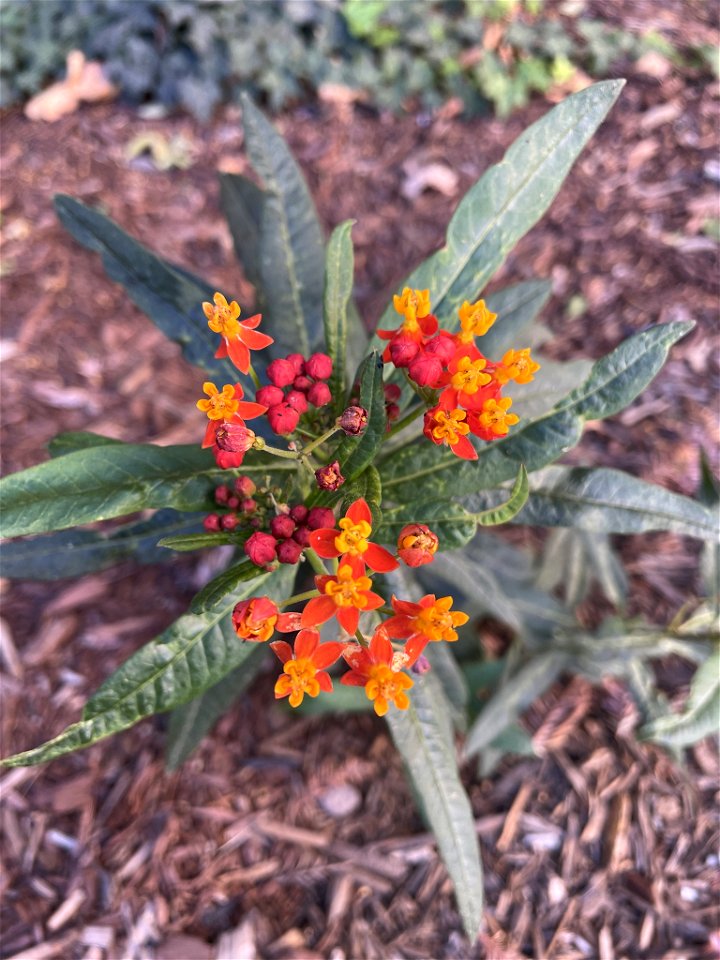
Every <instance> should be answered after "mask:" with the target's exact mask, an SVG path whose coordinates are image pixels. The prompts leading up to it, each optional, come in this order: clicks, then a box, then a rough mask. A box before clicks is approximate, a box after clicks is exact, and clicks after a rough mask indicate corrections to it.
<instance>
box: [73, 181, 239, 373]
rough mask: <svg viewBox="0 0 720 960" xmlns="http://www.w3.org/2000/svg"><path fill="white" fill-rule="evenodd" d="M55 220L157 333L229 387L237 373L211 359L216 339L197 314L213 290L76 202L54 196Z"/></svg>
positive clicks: (98, 212)
mask: <svg viewBox="0 0 720 960" xmlns="http://www.w3.org/2000/svg"><path fill="white" fill-rule="evenodd" d="M55 209H56V210H57V214H58V217H59V218H60V222H61V223H62V225H63V226H64V227H65V229H66V230H68V231H69V232H70V233H71V234H72V235H73V237H75V239H76V240H78V241H79V242H80V243H81V244H82V245H83V246H84V247H87V248H88V250H94V251H95V252H96V253H99V254H100V255H101V257H102V262H103V267H104V268H105V272H106V273H107V275H108V277H110V279H111V280H114V281H115V282H116V283H120V284H122V286H123V287H124V288H125V290H126V292H127V294H128V296H129V297H130V299H131V300H132V301H133V303H135V304H136V305H137V306H138V307H139V308H140V309H141V310H142V311H143V313H145V314H147V316H148V317H149V318H150V319H151V320H152V321H153V323H154V324H156V326H158V327H159V328H160V329H161V330H162V332H163V333H164V334H165V335H166V336H167V337H169V338H170V340H174V341H175V342H176V343H179V344H180V347H181V348H182V353H183V356H184V357H185V359H186V360H188V361H189V362H190V363H194V364H196V365H197V366H198V367H201V368H202V369H203V370H205V371H206V372H207V374H208V375H209V376H210V377H211V378H214V379H216V380H219V381H220V383H221V384H222V383H235V382H236V381H237V380H238V371H237V370H236V369H235V367H233V366H232V364H231V363H230V361H229V360H216V359H215V350H216V349H217V345H218V340H217V337H216V336H214V335H213V334H211V333H210V331H209V329H208V325H207V320H206V319H205V315H204V313H203V310H202V304H203V302H204V301H206V300H212V297H213V293H214V291H213V288H212V287H211V286H209V285H208V284H207V283H205V281H204V280H201V279H200V278H199V277H195V276H193V275H192V274H191V273H188V272H187V271H186V270H184V269H182V268H179V267H176V266H174V265H173V264H170V263H167V262H166V261H165V260H162V259H161V258H160V257H158V256H156V255H155V254H154V253H151V252H150V251H149V250H148V249H147V248H146V247H144V246H143V245H142V244H141V243H138V241H137V240H133V238H132V237H131V236H130V235H129V234H127V233H125V231H124V230H122V229H121V228H120V227H119V226H118V225H117V224H116V223H115V222H114V221H113V220H111V219H110V218H109V217H106V216H105V215H104V214H102V213H100V211H98V210H93V209H92V207H87V206H85V204H84V203H80V201H79V200H75V199H74V198H73V197H68V196H65V195H63V194H58V195H57V196H56V197H55Z"/></svg>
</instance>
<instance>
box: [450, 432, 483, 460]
mask: <svg viewBox="0 0 720 960" xmlns="http://www.w3.org/2000/svg"><path fill="white" fill-rule="evenodd" d="M450 449H451V450H452V452H453V453H454V454H455V456H456V457H462V459H463V460H477V458H478V455H477V450H476V449H475V447H474V446H473V445H472V444H471V443H470V441H469V440H468V438H467V437H458V440H457V443H455V444H453V445H452V447H451V448H450Z"/></svg>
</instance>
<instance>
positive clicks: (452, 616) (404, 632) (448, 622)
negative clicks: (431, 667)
mask: <svg viewBox="0 0 720 960" xmlns="http://www.w3.org/2000/svg"><path fill="white" fill-rule="evenodd" d="M452 603H453V598H452V597H440V599H439V600H437V599H436V598H435V594H434V593H428V594H426V595H425V596H424V597H423V598H422V599H421V600H420V601H419V603H411V602H410V601H409V600H398V599H397V598H396V597H393V598H392V606H393V610H394V611H395V616H394V617H390V618H389V619H388V620H386V621H385V622H384V623H383V629H384V630H386V631H387V634H388V636H390V637H395V638H396V639H398V640H405V639H407V643H406V644H405V653H406V654H407V655H408V657H409V658H410V663H414V662H415V661H416V660H417V658H418V657H419V656H420V654H421V653H422V652H423V650H424V649H425V647H426V646H427V644H428V643H430V642H431V641H433V642H437V641H440V640H446V641H447V642H448V643H453V642H454V641H455V640H457V638H458V635H457V631H456V629H455V627H461V626H462V625H463V624H465V623H467V622H468V620H469V619H470V618H469V617H468V615H467V614H466V613H462V612H461V611H460V610H455V611H451V610H450V607H452Z"/></svg>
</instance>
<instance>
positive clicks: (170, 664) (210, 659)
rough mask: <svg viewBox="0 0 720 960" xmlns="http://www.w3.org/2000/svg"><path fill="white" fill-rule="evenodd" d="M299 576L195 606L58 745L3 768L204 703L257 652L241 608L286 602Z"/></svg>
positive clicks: (105, 689) (266, 580)
mask: <svg viewBox="0 0 720 960" xmlns="http://www.w3.org/2000/svg"><path fill="white" fill-rule="evenodd" d="M294 575H295V569H294V567H289V566H284V567H280V569H278V570H277V571H275V572H274V573H265V574H261V575H260V576H259V577H256V578H255V579H254V580H252V581H250V582H248V583H242V584H241V585H240V586H239V587H238V588H237V589H236V590H234V591H233V592H232V593H230V594H227V595H225V596H223V598H222V600H220V601H219V602H216V603H214V604H211V605H207V604H202V603H200V602H198V601H197V600H196V601H194V602H193V604H192V605H191V607H190V611H189V612H188V613H186V614H185V615H184V616H182V617H180V619H179V620H176V621H175V623H174V624H173V625H172V626H171V627H168V629H167V630H166V631H165V632H164V633H162V634H161V635H160V636H159V637H157V639H155V640H153V641H151V642H150V643H148V644H146V646H144V647H142V649H140V650H138V652H137V653H136V654H134V655H133V656H132V657H130V659H129V660H127V661H126V662H125V663H124V664H123V665H122V666H121V667H120V668H119V669H118V670H116V671H115V673H114V674H112V676H111V677H109V679H108V680H106V681H105V683H104V684H103V685H102V687H100V689H99V690H98V692H97V693H96V694H95V695H94V696H93V697H92V698H91V699H90V700H89V701H88V703H87V705H86V707H85V710H84V711H83V715H82V719H81V720H79V721H78V722H77V723H74V724H72V725H71V726H69V727H67V728H66V729H65V730H64V731H63V732H62V733H61V734H60V735H59V736H57V737H55V738H54V739H53V740H49V741H47V742H46V743H44V744H41V745H40V746H39V747H35V748H34V749H32V750H27V751H26V752H25V753H20V754H17V755H16V756H14V757H9V758H8V759H6V760H4V761H2V763H3V765H5V766H10V767H23V766H30V765H32V764H35V763H44V762H46V761H47V760H52V759H54V758H55V757H60V756H62V755H63V754H66V753H71V752H73V751H74V750H79V749H81V748H82V747H88V746H90V745H91V744H93V743H96V742H97V741H98V740H102V739H103V738H104V737H108V736H110V735H111V734H113V733H118V732H119V731H120V730H127V728H128V727H132V726H133V725H134V724H136V723H137V722H138V721H139V720H141V719H142V718H143V717H149V716H151V715H152V714H154V713H162V712H165V711H167V710H173V709H174V708H175V707H177V706H180V705H181V704H183V703H187V702H188V701H189V700H192V699H193V698H194V697H197V696H199V695H200V694H202V693H203V692H204V691H205V690H207V689H208V688H209V687H211V686H213V685H214V684H216V683H218V682H219V681H220V680H221V679H222V678H223V677H225V676H226V675H227V674H228V673H230V671H231V670H235V669H236V668H237V667H239V666H240V665H241V664H243V663H244V662H245V661H246V660H247V659H248V658H249V657H250V656H251V655H252V654H253V653H254V651H255V645H254V644H252V643H247V642H243V641H241V640H240V639H239V638H238V637H237V635H236V634H235V631H234V630H233V628H232V621H231V616H230V615H231V613H232V609H233V607H234V606H235V604H236V603H239V602H240V601H241V600H244V599H246V598H248V597H251V596H257V595H259V594H266V595H268V596H270V597H274V599H275V600H280V599H283V598H284V597H286V596H287V595H288V592H289V591H290V590H291V588H292V581H293V578H294Z"/></svg>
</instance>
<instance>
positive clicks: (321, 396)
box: [307, 383, 332, 407]
mask: <svg viewBox="0 0 720 960" xmlns="http://www.w3.org/2000/svg"><path fill="white" fill-rule="evenodd" d="M307 398H308V400H309V401H310V403H311V404H312V405H313V406H314V407H324V406H325V404H327V403H330V401H331V400H332V394H331V393H330V387H329V386H328V385H327V384H326V383H314V384H313V385H312V386H311V387H310V389H309V390H308V393H307Z"/></svg>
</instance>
